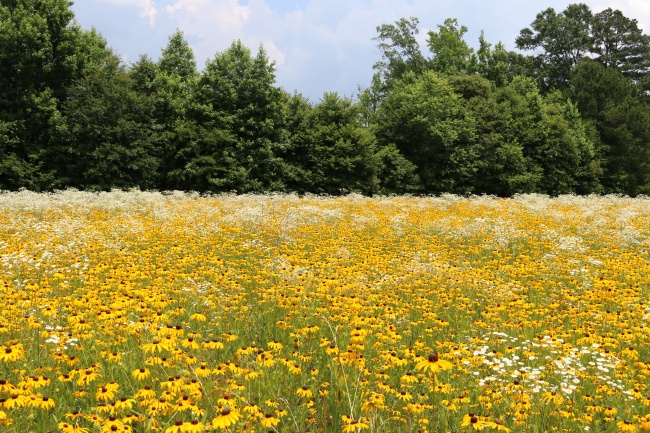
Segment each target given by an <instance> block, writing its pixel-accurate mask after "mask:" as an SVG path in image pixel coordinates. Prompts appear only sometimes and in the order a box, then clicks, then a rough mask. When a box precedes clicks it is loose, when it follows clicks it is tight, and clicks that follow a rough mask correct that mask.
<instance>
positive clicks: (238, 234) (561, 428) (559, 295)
mask: <svg viewBox="0 0 650 433" xmlns="http://www.w3.org/2000/svg"><path fill="white" fill-rule="evenodd" d="M649 249H650V200H649V199H647V198H636V199H629V198H621V197H612V196H605V197H574V196H563V197H559V198H554V199H550V198H547V197H543V196H535V195H527V196H519V197H516V198H513V199H496V198H485V197H470V198H461V197H457V196H443V197H439V198H410V197H394V198H365V197H361V196H348V197H344V198H318V197H304V198H300V197H297V196H284V195H278V196H274V195H268V196H228V195H226V196H216V197H200V196H198V195H191V194H181V193H171V194H159V193H144V192H128V193H127V192H111V193H100V194H91V193H82V192H75V191H66V192H61V193H56V194H49V195H46V194H33V193H29V192H24V191H23V192H17V193H3V194H0V291H1V293H2V310H1V311H2V312H1V317H0V319H1V320H0V431H2V432H20V433H23V432H29V431H33V432H64V433H72V432H75V433H82V432H89V433H90V432H131V431H133V432H149V431H160V432H164V433H186V432H202V431H223V432H267V431H276V432H337V433H345V432H350V433H356V432H451V431H454V432H463V431H468V432H469V431H477V430H482V431H486V432H489V431H504V432H548V431H558V432H585V431H592V432H636V431H644V430H645V431H650V389H649V388H648V385H649V384H650V324H649V322H648V320H649V319H650V296H649V294H650V293H649V292H650V257H649V255H650V253H649Z"/></svg>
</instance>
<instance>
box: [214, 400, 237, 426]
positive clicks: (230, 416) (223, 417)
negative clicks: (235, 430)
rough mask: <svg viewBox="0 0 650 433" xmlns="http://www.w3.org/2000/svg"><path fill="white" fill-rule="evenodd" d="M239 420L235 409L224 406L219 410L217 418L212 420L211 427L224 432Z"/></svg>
mask: <svg viewBox="0 0 650 433" xmlns="http://www.w3.org/2000/svg"><path fill="white" fill-rule="evenodd" d="M241 418H242V415H241V414H240V413H239V412H238V411H237V409H230V407H228V406H226V407H224V408H223V409H222V410H221V413H219V416H218V417H216V418H214V419H213V420H212V423H211V425H212V428H214V429H219V430H224V429H227V428H229V427H230V426H231V425H233V424H235V423H236V422H237V421H239V420H240V419H241Z"/></svg>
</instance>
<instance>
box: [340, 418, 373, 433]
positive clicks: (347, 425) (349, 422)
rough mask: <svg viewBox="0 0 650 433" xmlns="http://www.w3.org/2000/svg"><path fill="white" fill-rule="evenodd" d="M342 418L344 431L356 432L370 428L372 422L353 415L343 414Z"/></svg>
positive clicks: (348, 432)
mask: <svg viewBox="0 0 650 433" xmlns="http://www.w3.org/2000/svg"><path fill="white" fill-rule="evenodd" d="M341 419H342V420H343V427H342V428H341V431H342V433H355V432H358V431H361V430H366V429H369V428H370V424H369V423H368V420H366V419H365V418H360V419H353V418H352V417H349V416H347V415H343V416H342V417H341Z"/></svg>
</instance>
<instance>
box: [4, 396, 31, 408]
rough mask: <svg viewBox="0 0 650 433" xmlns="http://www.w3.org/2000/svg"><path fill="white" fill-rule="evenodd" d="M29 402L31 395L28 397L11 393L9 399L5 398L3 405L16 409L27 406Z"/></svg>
mask: <svg viewBox="0 0 650 433" xmlns="http://www.w3.org/2000/svg"><path fill="white" fill-rule="evenodd" d="M28 403H29V397H26V396H24V395H22V394H11V396H10V397H9V398H7V400H5V402H4V404H3V406H4V407H5V409H9V410H11V409H15V408H17V407H25V406H27V404H28Z"/></svg>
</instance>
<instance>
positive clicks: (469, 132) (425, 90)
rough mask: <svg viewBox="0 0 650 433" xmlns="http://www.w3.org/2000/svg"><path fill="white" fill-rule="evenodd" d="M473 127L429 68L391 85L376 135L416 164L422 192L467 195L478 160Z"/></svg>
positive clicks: (449, 90) (453, 95)
mask: <svg viewBox="0 0 650 433" xmlns="http://www.w3.org/2000/svg"><path fill="white" fill-rule="evenodd" d="M474 129H475V125H474V119H473V118H472V117H471V115H470V114H469V113H468V112H467V111H466V110H465V109H464V107H463V104H462V103H461V99H460V97H459V96H458V95H457V94H456V93H455V92H454V91H453V89H452V87H451V86H450V85H449V82H448V81H447V80H446V79H445V78H443V77H442V76H440V75H439V74H437V73H435V72H433V71H427V72H425V73H424V74H422V75H421V76H416V75H415V74H413V73H409V74H406V75H405V76H404V78H403V79H401V80H398V81H397V82H396V83H395V87H394V90H393V92H391V93H390V94H389V95H388V96H387V98H386V99H385V100H384V102H383V103H382V105H381V107H380V110H379V113H378V124H377V137H378V139H379V142H380V144H381V145H382V146H388V145H390V144H391V143H393V144H394V145H395V146H396V147H397V149H398V150H399V151H400V153H401V154H402V155H404V157H406V159H408V160H409V161H410V162H411V163H413V164H415V166H416V167H417V170H416V175H417V176H418V177H419V179H420V181H421V186H422V190H423V192H426V193H444V192H452V193H466V192H468V191H470V192H471V189H472V182H473V180H474V175H475V174H476V170H477V164H478V159H477V158H478V154H477V153H476V148H475V144H476V143H475V133H474Z"/></svg>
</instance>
